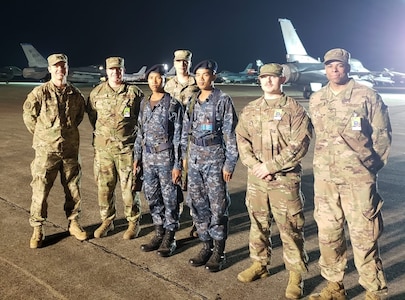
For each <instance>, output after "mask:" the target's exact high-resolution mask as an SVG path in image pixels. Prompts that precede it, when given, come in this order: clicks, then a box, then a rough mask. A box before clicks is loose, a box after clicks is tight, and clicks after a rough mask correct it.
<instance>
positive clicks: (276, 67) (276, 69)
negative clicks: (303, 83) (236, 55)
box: [259, 63, 283, 77]
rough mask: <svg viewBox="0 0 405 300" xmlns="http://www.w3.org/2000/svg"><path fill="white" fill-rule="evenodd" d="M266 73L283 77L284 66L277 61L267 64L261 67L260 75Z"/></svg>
mask: <svg viewBox="0 0 405 300" xmlns="http://www.w3.org/2000/svg"><path fill="white" fill-rule="evenodd" d="M264 75H272V76H277V77H283V66H282V65H280V64H276V63H270V64H265V65H263V66H261V68H260V73H259V77H261V76H264Z"/></svg>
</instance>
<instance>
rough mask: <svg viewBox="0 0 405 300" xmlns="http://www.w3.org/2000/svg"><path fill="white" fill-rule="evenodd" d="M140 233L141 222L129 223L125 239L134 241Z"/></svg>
mask: <svg viewBox="0 0 405 300" xmlns="http://www.w3.org/2000/svg"><path fill="white" fill-rule="evenodd" d="M140 231H141V226H140V224H139V221H136V222H128V229H127V230H126V231H125V232H124V236H123V239H124V240H132V239H134V238H137V237H138V235H139V232H140Z"/></svg>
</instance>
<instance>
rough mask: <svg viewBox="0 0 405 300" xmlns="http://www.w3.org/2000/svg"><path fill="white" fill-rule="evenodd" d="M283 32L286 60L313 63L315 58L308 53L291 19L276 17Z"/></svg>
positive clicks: (315, 60)
mask: <svg viewBox="0 0 405 300" xmlns="http://www.w3.org/2000/svg"><path fill="white" fill-rule="evenodd" d="M278 21H279V22H280V27H281V32H282V34H283V39H284V45H285V49H286V51H287V55H286V58H287V62H301V63H314V62H319V61H318V60H317V59H315V58H313V57H311V56H309V55H308V53H307V51H306V50H305V48H304V45H303V44H302V42H301V39H300V38H299V36H298V34H297V32H296V31H295V28H294V26H293V25H292V23H291V21H290V20H288V19H278Z"/></svg>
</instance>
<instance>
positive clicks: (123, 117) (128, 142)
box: [86, 82, 144, 152]
mask: <svg viewBox="0 0 405 300" xmlns="http://www.w3.org/2000/svg"><path fill="white" fill-rule="evenodd" d="M143 97H144V94H143V92H142V91H141V90H140V89H139V88H138V87H137V86H136V85H131V84H127V83H123V84H121V87H120V88H119V89H118V90H117V91H114V90H113V89H112V88H111V87H110V86H109V85H108V82H103V83H101V84H99V85H98V86H96V87H95V88H94V89H93V90H92V91H91V93H90V97H89V99H88V101H87V105H86V111H87V113H88V115H89V120H90V123H91V125H92V126H93V129H94V137H93V145H94V147H95V149H114V150H118V151H122V152H127V151H132V149H133V145H134V142H135V137H136V130H137V120H138V114H139V108H140V103H141V101H142V99H143Z"/></svg>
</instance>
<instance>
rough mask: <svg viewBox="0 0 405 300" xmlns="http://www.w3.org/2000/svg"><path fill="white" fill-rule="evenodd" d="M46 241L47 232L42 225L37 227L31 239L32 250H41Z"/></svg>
mask: <svg viewBox="0 0 405 300" xmlns="http://www.w3.org/2000/svg"><path fill="white" fill-rule="evenodd" d="M44 239H45V230H44V227H43V226H42V225H39V226H35V227H34V232H33V233H32V237H31V239H30V248H31V249H36V248H41V246H42V241H43V240H44Z"/></svg>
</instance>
